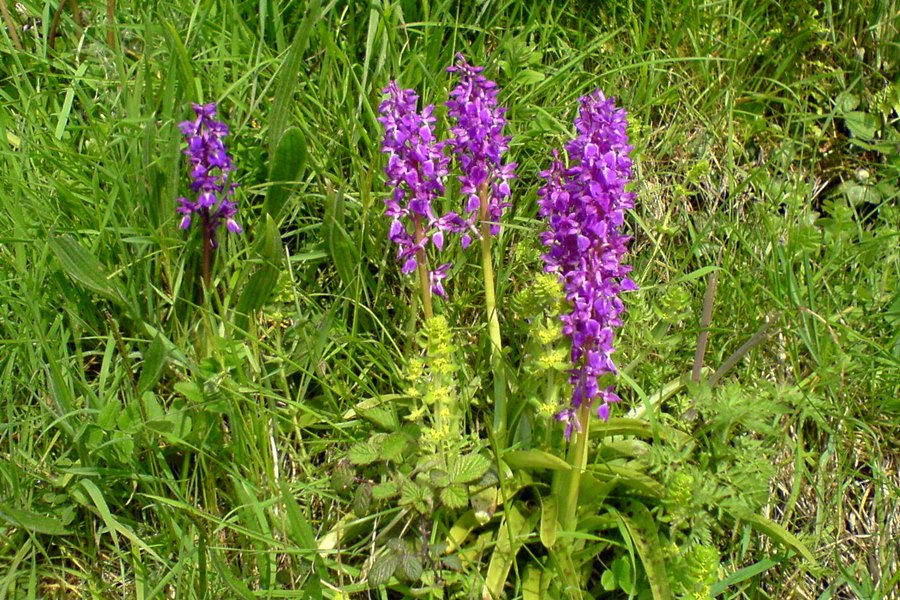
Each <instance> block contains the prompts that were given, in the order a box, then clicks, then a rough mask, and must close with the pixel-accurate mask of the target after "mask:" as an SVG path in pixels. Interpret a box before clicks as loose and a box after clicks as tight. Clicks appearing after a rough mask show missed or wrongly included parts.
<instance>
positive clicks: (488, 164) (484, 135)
mask: <svg viewBox="0 0 900 600" xmlns="http://www.w3.org/2000/svg"><path fill="white" fill-rule="evenodd" d="M483 70H484V68H483V67H475V66H472V65H470V64H469V63H468V62H466V59H465V58H463V55H462V54H457V55H456V64H455V65H453V66H452V67H448V68H447V71H449V72H450V73H455V74H456V75H458V76H459V84H458V85H457V86H456V87H455V88H454V89H453V91H451V92H450V98H451V99H450V100H449V101H448V102H447V104H446V106H447V109H448V110H447V115H448V116H449V117H450V119H451V120H452V121H453V125H452V126H451V128H450V131H451V133H452V137H451V139H450V140H449V144H450V148H451V151H452V152H453V155H454V156H455V157H456V160H457V161H458V163H459V166H460V170H461V171H462V175H460V176H459V180H460V182H461V183H462V193H463V194H465V195H466V198H467V200H466V207H465V208H466V212H467V213H468V218H467V222H468V224H469V230H470V231H471V232H472V233H473V234H474V235H475V236H478V235H479V232H478V228H477V226H476V223H477V221H484V220H489V221H490V222H491V226H490V233H491V235H496V234H497V233H498V232H499V230H500V226H499V225H498V223H499V221H500V217H501V216H502V214H503V210H504V209H505V208H507V207H509V206H511V205H510V203H509V202H508V198H509V196H510V189H509V181H510V180H511V179H513V178H514V177H515V176H516V174H515V170H516V163H507V164H503V154H504V153H505V152H506V151H507V150H508V149H509V141H510V139H511V138H510V137H508V136H504V135H503V128H504V126H505V125H506V117H505V115H506V111H507V109H506V108H503V107H501V106H499V105H498V102H497V93H498V88H497V84H496V83H494V82H493V81H491V80H489V79H487V78H486V77H484V76H483V75H482V74H481V72H482V71H483ZM471 241H472V237H471V235H470V234H469V233H465V234H463V236H462V240H461V242H462V246H463V248H466V247H467V246H468V245H469V244H470V243H471Z"/></svg>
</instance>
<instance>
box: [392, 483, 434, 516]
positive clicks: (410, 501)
mask: <svg viewBox="0 0 900 600" xmlns="http://www.w3.org/2000/svg"><path fill="white" fill-rule="evenodd" d="M430 494H431V490H429V489H428V488H426V487H425V486H423V485H421V484H419V483H416V482H412V481H405V482H404V483H403V485H402V486H400V500H399V504H400V505H401V506H412V507H413V508H415V509H416V510H417V511H419V512H420V513H422V514H426V513H429V512H431V508H432V501H431V498H430Z"/></svg>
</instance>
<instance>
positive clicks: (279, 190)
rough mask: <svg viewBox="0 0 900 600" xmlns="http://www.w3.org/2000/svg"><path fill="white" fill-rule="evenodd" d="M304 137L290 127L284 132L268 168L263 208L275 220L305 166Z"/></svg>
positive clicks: (301, 133)
mask: <svg viewBox="0 0 900 600" xmlns="http://www.w3.org/2000/svg"><path fill="white" fill-rule="evenodd" d="M306 157H307V153H306V137H304V135H303V132H302V131H300V130H299V129H297V128H296V127H292V128H290V129H288V130H287V131H285V132H284V135H283V136H281V141H280V142H278V147H277V148H276V149H275V155H274V156H273V157H272V161H271V166H270V168H269V189H268V190H266V204H265V210H266V212H267V213H269V215H270V216H271V217H272V218H273V219H275V221H276V222H277V221H278V219H279V217H280V216H281V212H282V210H283V209H284V205H285V203H286V202H287V199H288V197H289V196H290V195H291V192H292V191H293V189H294V188H295V187H296V184H297V182H298V181H299V180H300V177H301V176H302V175H303V171H304V169H305V168H306Z"/></svg>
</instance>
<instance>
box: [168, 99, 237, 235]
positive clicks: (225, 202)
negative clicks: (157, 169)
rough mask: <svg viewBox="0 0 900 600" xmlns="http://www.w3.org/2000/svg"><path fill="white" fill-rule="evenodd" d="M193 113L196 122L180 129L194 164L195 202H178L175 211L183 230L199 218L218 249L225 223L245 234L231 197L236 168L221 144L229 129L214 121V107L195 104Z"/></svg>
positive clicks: (185, 122) (234, 230) (230, 228)
mask: <svg viewBox="0 0 900 600" xmlns="http://www.w3.org/2000/svg"><path fill="white" fill-rule="evenodd" d="M193 109H194V113H196V115H197V118H196V119H195V120H193V121H184V122H182V123H180V124H179V125H178V129H179V130H181V133H182V134H184V136H185V138H186V139H187V148H186V149H185V150H184V153H185V154H186V155H187V156H188V157H189V160H190V163H191V180H192V181H191V190H192V191H193V192H194V193H195V194H196V199H195V200H190V199H188V198H185V197H180V198H178V208H177V209H176V210H177V211H178V212H179V213H180V214H181V215H182V218H181V228H182V229H188V228H189V227H190V226H191V223H192V221H193V219H194V217H199V218H200V221H201V222H202V223H203V227H204V228H205V229H206V234H207V236H208V239H209V243H210V244H211V247H212V248H216V246H217V243H216V230H217V229H218V228H219V227H220V226H221V225H222V223H224V224H225V228H226V229H227V230H228V231H230V232H231V233H241V231H243V229H242V228H241V226H240V224H239V223H238V222H237V221H236V220H235V218H234V217H235V214H236V213H237V203H236V202H234V200H232V196H233V193H234V188H235V187H237V185H236V184H235V183H233V182H231V181H230V180H229V178H230V175H231V172H232V171H233V170H234V164H233V163H232V161H231V157H230V156H229V155H228V151H227V150H226V148H225V144H224V142H223V141H222V139H223V138H224V137H226V136H227V135H228V126H227V125H225V124H224V123H222V122H220V121H217V120H216V119H215V116H216V105H215V103H210V104H194V105H193Z"/></svg>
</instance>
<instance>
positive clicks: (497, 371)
mask: <svg viewBox="0 0 900 600" xmlns="http://www.w3.org/2000/svg"><path fill="white" fill-rule="evenodd" d="M479 191H480V194H479V195H480V197H481V264H482V267H483V269H484V304H485V309H486V310H487V317H488V335H489V337H490V340H491V370H492V371H493V376H494V436H495V438H496V439H497V440H498V443H499V444H500V445H501V446H505V445H506V440H505V438H506V372H505V371H504V369H503V339H502V338H501V337H500V318H499V316H498V314H497V297H496V295H495V288H494V267H493V262H492V257H491V224H490V221H489V220H488V195H489V193H490V189H489V187H488V184H487V183H484V184H482V186H481V189H480V190H479Z"/></svg>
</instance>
